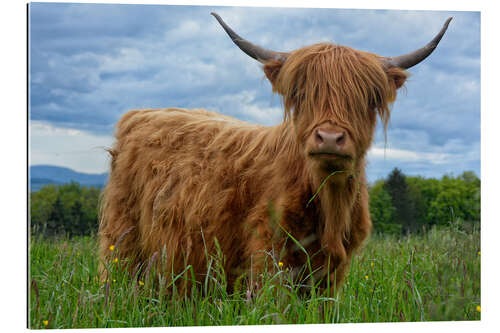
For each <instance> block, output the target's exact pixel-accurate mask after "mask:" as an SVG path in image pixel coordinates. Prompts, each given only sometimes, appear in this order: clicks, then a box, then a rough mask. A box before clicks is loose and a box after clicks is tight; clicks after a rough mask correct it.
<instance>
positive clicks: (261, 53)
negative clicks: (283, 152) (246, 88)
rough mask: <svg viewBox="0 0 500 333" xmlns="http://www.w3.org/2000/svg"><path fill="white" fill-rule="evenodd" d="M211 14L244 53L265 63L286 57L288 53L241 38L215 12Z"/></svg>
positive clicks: (282, 60)
mask: <svg viewBox="0 0 500 333" xmlns="http://www.w3.org/2000/svg"><path fill="white" fill-rule="evenodd" d="M210 14H212V15H213V16H214V17H215V18H216V19H217V21H218V22H219V23H220V25H222V27H223V28H224V30H226V32H227V34H228V35H229V37H231V39H232V41H233V42H234V43H235V44H236V45H237V46H238V47H239V48H240V49H241V50H242V51H243V52H245V53H246V54H248V55H249V56H250V57H252V58H254V59H256V60H258V61H259V62H261V63H263V64H264V63H266V62H267V61H269V60H273V59H274V60H279V61H281V62H285V60H286V58H288V53H285V52H275V51H271V50H267V49H265V48H263V47H260V46H258V45H255V44H253V43H250V42H249V41H247V40H246V39H243V38H241V37H240V36H239V35H238V34H237V33H236V32H234V31H233V29H231V28H230V27H229V26H228V25H227V24H226V23H225V22H224V21H223V20H222V19H221V17H220V16H219V15H218V14H217V13H210Z"/></svg>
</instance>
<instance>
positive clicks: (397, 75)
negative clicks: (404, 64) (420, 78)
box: [386, 67, 409, 90]
mask: <svg viewBox="0 0 500 333" xmlns="http://www.w3.org/2000/svg"><path fill="white" fill-rule="evenodd" d="M386 73H387V77H388V78H389V83H390V84H391V85H392V87H393V88H394V90H397V89H399V88H401V87H402V86H403V84H404V83H405V82H406V79H407V78H408V75H409V74H408V72H407V71H405V70H403V69H401V68H396V67H393V68H388V69H386Z"/></svg>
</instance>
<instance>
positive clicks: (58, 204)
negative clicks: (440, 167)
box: [30, 168, 481, 237]
mask: <svg viewBox="0 0 500 333" xmlns="http://www.w3.org/2000/svg"><path fill="white" fill-rule="evenodd" d="M480 188H481V181H480V179H479V178H478V177H477V176H476V175H475V174H474V173H473V172H471V171H466V172H464V173H462V174H461V175H459V176H457V177H453V176H451V175H445V176H443V177H442V178H441V179H435V178H423V177H413V176H412V177H410V176H405V175H404V174H403V172H402V171H401V170H399V169H397V168H396V169H394V170H393V171H392V172H391V173H390V174H389V175H388V177H387V178H386V179H382V180H379V181H377V182H375V183H374V184H372V185H371V186H370V187H369V192H370V214H371V217H372V221H373V225H374V231H375V232H376V233H381V234H407V233H420V232H425V231H426V230H429V229H430V228H432V227H433V226H435V225H436V226H445V225H449V224H450V223H457V222H460V226H461V227H462V228H464V229H471V228H479V225H480V217H481V216H480V214H481V205H480V202H481V191H480ZM100 193H101V190H100V189H99V188H95V187H86V186H81V185H79V184H78V183H75V182H72V183H70V184H65V185H59V186H56V185H46V186H44V187H42V188H41V189H40V190H39V191H36V192H31V193H30V224H31V233H32V234H36V235H39V234H41V235H44V236H55V235H67V236H69V237H72V236H82V235H93V234H96V233H97V230H98V226H99V222H98V210H99V196H100Z"/></svg>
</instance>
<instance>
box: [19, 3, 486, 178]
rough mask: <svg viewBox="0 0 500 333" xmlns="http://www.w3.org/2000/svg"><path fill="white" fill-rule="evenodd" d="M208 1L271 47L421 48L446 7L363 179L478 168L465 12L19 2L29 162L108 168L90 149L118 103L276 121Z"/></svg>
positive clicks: (259, 83)
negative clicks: (25, 15)
mask: <svg viewBox="0 0 500 333" xmlns="http://www.w3.org/2000/svg"><path fill="white" fill-rule="evenodd" d="M211 11H215V12H217V13H218V14H219V15H220V16H221V17H222V18H223V19H224V20H225V21H226V23H228V25H230V26H231V27H232V28H233V29H234V30H235V31H236V32H237V33H239V34H240V35H241V36H242V37H244V38H246V39H248V40H250V41H252V42H254V43H256V44H259V45H261V46H263V47H266V48H269V49H273V50H276V51H291V50H294V49H297V48H299V47H302V46H306V45H310V44H313V43H316V42H333V43H336V44H341V45H345V46H349V47H352V48H355V49H359V50H363V51H369V52H373V53H377V54H379V55H383V56H394V55H400V54H404V53H407V52H410V51H413V50H414V49H417V48H420V47H422V46H423V45H425V44H426V43H427V42H429V41H430V40H431V39H432V38H433V37H434V35H435V34H436V33H437V32H438V31H439V30H440V29H441V27H442V25H443V23H444V22H445V20H446V19H447V18H448V17H450V16H453V20H452V21H451V23H450V26H449V29H448V31H447V33H446V34H445V36H444V37H443V39H442V41H441V43H440V44H439V46H438V48H437V49H436V50H435V52H434V53H433V54H432V55H431V56H430V57H429V58H427V59H426V60H425V61H424V62H422V63H421V64H419V65H417V66H415V67H413V68H411V69H409V73H410V78H409V79H408V81H407V83H406V85H405V88H403V89H401V90H400V91H399V93H398V99H397V100H396V102H395V103H394V105H393V107H392V110H393V112H392V117H391V120H390V123H389V127H388V130H387V140H385V139H384V134H383V130H382V127H383V126H381V124H380V123H379V124H378V128H377V132H376V135H375V140H374V143H373V146H372V148H371V149H370V151H369V152H368V166H367V175H368V179H369V181H375V180H377V179H380V178H384V177H386V176H387V175H388V174H389V173H390V172H391V170H392V169H393V168H395V167H398V168H399V169H401V170H402V171H403V172H404V173H405V174H407V175H412V176H416V175H420V176H424V177H436V178H439V177H441V176H443V175H444V174H452V175H455V176H457V175H459V174H461V173H462V172H464V171H467V170H472V171H474V172H475V173H476V175H478V176H480V169H481V161H480V156H481V154H480V153H481V149H480V143H481V129H480V125H481V98H480V96H481V94H480V92H481V77H480V69H481V62H480V58H481V51H480V45H481V44H480V27H481V17H480V16H481V15H480V13H479V12H478V11H424V10H418V11H408V10H373V9H372V10H364V9H334V8H316V9H315V8H262V7H217V6H172V5H120V4H71V3H31V4H30V5H29V45H28V48H29V82H28V84H29V93H30V94H29V137H30V145H29V149H30V152H29V164H30V165H38V164H52V165H59V166H65V167H69V168H72V169H74V170H76V171H80V172H87V173H102V172H107V171H108V168H109V159H108V157H107V153H106V152H105V150H104V149H103V148H104V147H110V146H111V145H112V144H113V133H114V125H115V123H116V122H117V121H118V120H119V118H120V117H121V116H122V115H123V114H124V113H126V111H128V110H131V109H139V108H159V107H182V108H199V107H203V108H206V109H209V110H212V111H217V112H220V113H223V114H227V115H231V116H234V117H236V118H239V119H241V120H245V121H248V122H252V123H259V124H263V125H275V124H278V123H279V122H280V121H282V119H283V110H282V106H281V100H280V97H279V96H278V95H275V94H273V93H272V92H271V86H270V84H269V82H268V81H267V80H266V79H265V76H264V73H263V72H262V69H261V65H260V64H259V63H258V62H256V61H255V60H254V59H252V58H250V57H248V56H247V55H245V54H244V53H243V52H241V51H240V50H239V49H238V48H237V47H236V46H235V45H234V44H233V43H232V42H231V40H230V39H229V37H228V36H227V35H226V33H225V32H224V31H223V29H222V28H221V27H220V25H219V24H218V23H217V22H216V20H215V19H214V18H213V17H212V16H211V15H210V12H211Z"/></svg>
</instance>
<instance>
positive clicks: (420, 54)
mask: <svg viewBox="0 0 500 333" xmlns="http://www.w3.org/2000/svg"><path fill="white" fill-rule="evenodd" d="M451 19H452V17H449V18H448V19H447V20H446V22H445V23H444V25H443V28H441V31H440V32H439V33H438V34H437V35H436V37H434V39H433V40H431V41H430V42H429V44H427V45H426V46H424V47H422V48H420V49H418V50H415V51H413V52H411V53H408V54H405V55H401V56H397V57H384V58H383V59H382V61H383V62H384V64H385V65H386V66H387V67H399V68H403V69H408V68H410V67H413V66H415V65H416V64H418V63H419V62H421V61H422V60H424V59H425V58H427V57H428V56H429V55H430V54H431V53H432V51H434V49H435V48H436V47H437V45H438V44H439V41H440V40H441V38H442V37H443V35H444V33H445V32H446V29H448V24H450V21H451Z"/></svg>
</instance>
